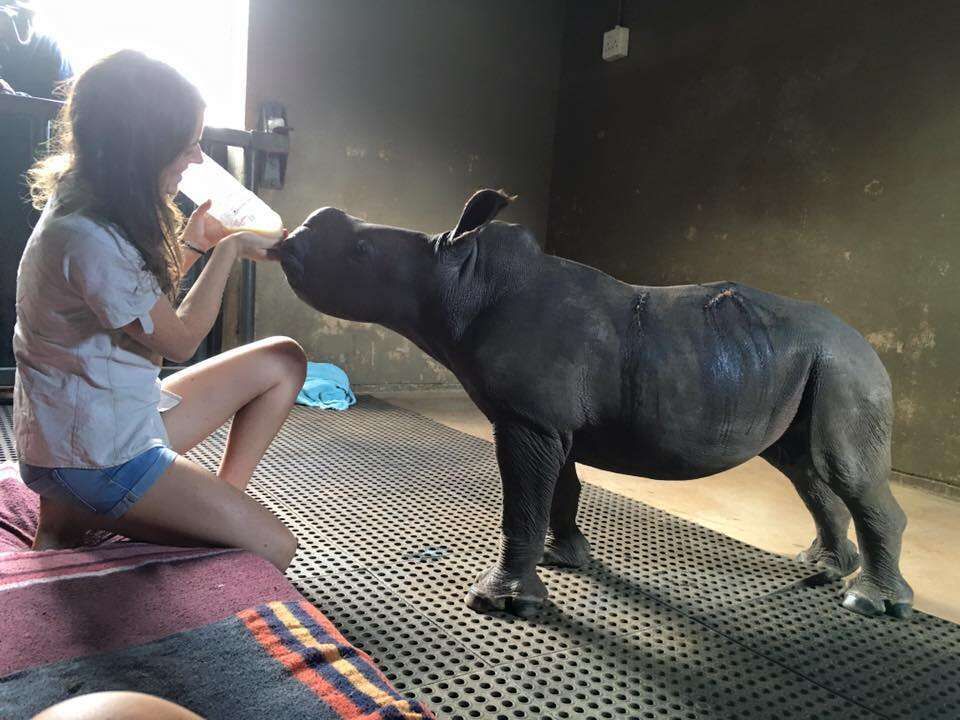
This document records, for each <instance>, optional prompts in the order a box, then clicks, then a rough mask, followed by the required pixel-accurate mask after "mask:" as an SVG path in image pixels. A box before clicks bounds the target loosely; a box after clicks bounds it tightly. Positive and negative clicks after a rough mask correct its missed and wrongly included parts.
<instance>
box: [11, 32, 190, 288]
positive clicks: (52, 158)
mask: <svg viewBox="0 0 960 720" xmlns="http://www.w3.org/2000/svg"><path fill="white" fill-rule="evenodd" d="M203 108H204V102H203V99H202V98H201V97H200V93H199V92H198V91H197V89H196V88H195V87H194V86H193V85H191V84H190V83H189V82H188V81H187V80H186V79H185V78H184V77H183V76H182V75H180V73H178V72H177V71H176V70H174V69H173V68H172V67H170V66H169V65H167V64H165V63H162V62H160V61H159V60H154V59H152V58H149V57H147V56H146V55H144V54H143V53H140V52H136V51H134V50H121V51H120V52H117V53H114V54H113V55H109V56H107V57H106V58H104V59H103V60H100V61H99V62H98V63H96V64H95V65H92V66H91V67H90V68H89V69H88V70H86V71H85V72H83V73H82V74H81V75H80V76H79V77H77V78H76V79H75V80H74V82H73V84H72V86H71V87H70V88H69V90H68V92H67V101H66V104H65V105H64V106H63V108H62V109H61V111H60V115H59V117H58V119H57V124H56V130H55V133H54V137H53V139H52V140H51V146H50V147H51V154H50V155H48V156H47V157H45V158H44V159H42V160H40V161H38V162H37V163H36V164H35V165H34V166H33V167H32V168H31V169H30V171H29V173H28V178H29V181H30V194H31V196H32V199H33V204H34V206H35V207H37V208H38V209H40V208H42V207H43V206H44V205H45V204H46V203H47V202H48V201H49V200H50V198H51V197H52V196H53V195H54V194H56V199H57V208H58V212H79V213H81V214H84V215H86V216H88V217H90V218H91V219H92V220H94V221H96V222H97V223H99V224H101V225H103V226H104V227H108V228H109V227H113V228H115V229H117V230H119V232H120V233H121V234H122V235H123V236H124V237H125V238H126V239H127V240H128V241H129V242H130V243H131V244H132V245H134V247H136V248H137V250H138V251H139V253H140V255H141V257H142V258H143V266H144V269H145V270H148V271H149V272H151V273H152V274H153V276H154V277H156V279H157V283H158V284H159V286H160V288H161V289H162V290H163V292H164V293H165V294H166V295H167V296H168V297H170V298H171V300H173V298H174V296H175V295H176V291H177V286H178V285H179V282H180V246H179V243H178V242H177V234H178V233H179V231H180V229H181V227H182V224H183V215H182V214H181V213H180V211H179V210H178V208H177V207H176V205H175V204H174V203H173V198H172V197H170V196H169V195H166V194H165V193H164V192H163V188H162V187H161V186H160V173H161V171H162V170H163V169H164V168H165V167H166V166H167V165H169V164H170V163H172V162H173V161H174V160H175V159H176V158H177V156H178V155H179V154H180V153H182V152H183V151H184V150H186V149H187V147H188V145H189V143H190V142H191V140H193V137H192V135H193V133H194V132H195V130H196V124H197V119H198V118H199V117H200V113H201V112H202V111H203Z"/></svg>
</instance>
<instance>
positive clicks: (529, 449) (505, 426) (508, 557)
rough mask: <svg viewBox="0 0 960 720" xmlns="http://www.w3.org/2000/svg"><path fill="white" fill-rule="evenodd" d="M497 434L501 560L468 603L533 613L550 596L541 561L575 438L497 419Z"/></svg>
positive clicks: (481, 578) (477, 585)
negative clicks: (539, 566) (555, 492)
mask: <svg viewBox="0 0 960 720" xmlns="http://www.w3.org/2000/svg"><path fill="white" fill-rule="evenodd" d="M494 438H495V440H496V444H497V462H498V464H499V465H500V479H501V482H502V484H503V527H502V529H503V536H502V539H501V542H500V558H499V559H498V560H497V562H496V564H494V565H493V567H491V568H489V569H487V570H486V571H484V572H483V573H481V574H480V576H479V577H478V578H477V580H476V582H475V583H474V584H473V586H472V587H471V588H470V591H469V592H468V593H467V605H469V606H470V607H471V608H472V609H473V610H477V611H479V612H490V611H493V610H506V611H507V612H510V613H513V614H514V615H519V616H521V617H529V616H531V615H533V614H534V613H536V612H537V610H539V608H540V606H541V605H543V602H544V600H546V598H547V588H546V586H545V585H544V584H543V582H542V581H541V580H540V577H539V576H538V575H537V561H538V560H540V558H541V556H542V555H543V543H544V538H545V536H546V533H547V525H548V524H549V522H550V505H551V502H552V500H553V490H554V487H555V485H556V482H557V477H558V476H559V474H560V469H561V468H562V467H563V465H564V463H565V462H566V459H567V455H568V454H569V452H570V436H569V434H561V433H551V432H545V431H542V430H539V429H535V428H532V427H530V426H528V425H522V424H515V423H496V424H495V425H494Z"/></svg>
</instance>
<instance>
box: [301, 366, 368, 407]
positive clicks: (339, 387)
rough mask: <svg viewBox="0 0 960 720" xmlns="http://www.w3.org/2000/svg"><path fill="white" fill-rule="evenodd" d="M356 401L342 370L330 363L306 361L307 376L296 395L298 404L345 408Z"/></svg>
mask: <svg viewBox="0 0 960 720" xmlns="http://www.w3.org/2000/svg"><path fill="white" fill-rule="evenodd" d="M356 401H357V398H356V397H355V396H354V394H353V390H351V389H350V380H349V378H347V374H346V373H345V372H344V371H343V370H341V369H340V368H338V367H337V366H336V365H331V364H330V363H315V362H308V363H307V378H306V380H304V381H303V388H301V390H300V394H298V395H297V402H298V403H299V404H300V405H309V406H311V407H322V408H333V409H334V410H346V409H347V408H348V407H350V406H351V405H353V404H354V403H355V402H356Z"/></svg>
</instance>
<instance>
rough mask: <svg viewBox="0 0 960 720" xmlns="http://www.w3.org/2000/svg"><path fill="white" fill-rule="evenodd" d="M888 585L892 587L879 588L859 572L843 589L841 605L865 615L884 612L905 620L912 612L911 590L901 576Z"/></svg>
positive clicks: (870, 615) (871, 615)
mask: <svg viewBox="0 0 960 720" xmlns="http://www.w3.org/2000/svg"><path fill="white" fill-rule="evenodd" d="M890 587H891V588H892V589H888V590H884V589H881V587H880V586H879V585H878V584H877V583H873V582H871V581H870V580H869V579H867V578H864V577H863V573H861V574H860V575H859V576H858V577H857V578H856V579H854V580H853V581H851V582H849V583H847V586H846V587H845V588H844V589H843V606H844V607H845V608H846V609H847V610H852V611H853V612H855V613H860V614H861V615H866V616H867V617H876V616H878V615H884V614H886V615H889V616H891V617H894V618H896V619H898V620H906V619H907V618H909V617H910V616H911V615H912V614H913V590H911V589H910V586H909V585H907V582H906V580H904V579H903V578H898V579H897V580H896V581H894V582H893V583H892V584H891V586H890Z"/></svg>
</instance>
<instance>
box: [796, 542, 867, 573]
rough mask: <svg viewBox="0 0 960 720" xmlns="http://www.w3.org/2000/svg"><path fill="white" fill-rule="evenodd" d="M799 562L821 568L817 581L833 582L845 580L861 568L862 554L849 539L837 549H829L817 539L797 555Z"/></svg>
mask: <svg viewBox="0 0 960 720" xmlns="http://www.w3.org/2000/svg"><path fill="white" fill-rule="evenodd" d="M797 560H799V561H800V562H803V563H810V564H811V565H816V566H817V568H819V570H820V573H819V574H818V575H817V578H816V579H817V580H819V581H820V582H831V581H833V580H839V579H841V578H845V577H846V576H847V575H849V574H850V573H852V572H855V571H856V570H857V568H859V567H860V553H859V552H858V551H857V546H856V545H854V544H853V543H852V542H850V540H848V539H847V538H844V539H843V543H842V544H841V545H840V547H838V548H836V549H829V550H828V549H827V548H825V547H824V546H823V545H822V544H821V543H820V540H819V539H815V540H814V541H813V542H812V543H811V544H810V547H808V548H807V549H806V550H804V551H803V552H802V553H800V554H799V555H797Z"/></svg>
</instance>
